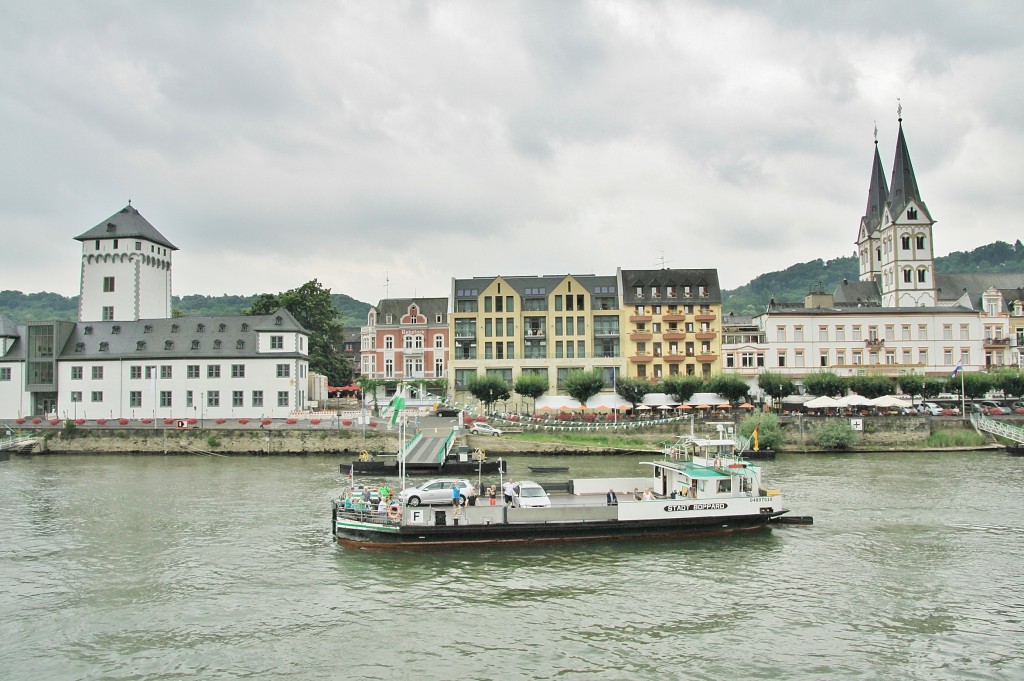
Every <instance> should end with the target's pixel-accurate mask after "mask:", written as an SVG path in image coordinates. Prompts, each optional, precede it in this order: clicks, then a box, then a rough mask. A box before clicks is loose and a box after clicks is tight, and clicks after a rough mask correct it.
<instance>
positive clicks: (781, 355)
mask: <svg viewBox="0 0 1024 681" xmlns="http://www.w3.org/2000/svg"><path fill="white" fill-rule="evenodd" d="M778 360H779V366H780V367H784V366H786V351H785V350H779V357H778Z"/></svg>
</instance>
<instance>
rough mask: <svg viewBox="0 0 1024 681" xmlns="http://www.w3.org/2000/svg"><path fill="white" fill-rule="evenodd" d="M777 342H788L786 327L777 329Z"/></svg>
mask: <svg viewBox="0 0 1024 681" xmlns="http://www.w3.org/2000/svg"><path fill="white" fill-rule="evenodd" d="M689 330H691V329H689V328H687V331H689ZM775 340H776V341H778V342H779V343H785V342H786V327H784V326H779V327H777V328H776V329H775Z"/></svg>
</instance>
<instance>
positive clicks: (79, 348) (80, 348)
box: [75, 341, 85, 352]
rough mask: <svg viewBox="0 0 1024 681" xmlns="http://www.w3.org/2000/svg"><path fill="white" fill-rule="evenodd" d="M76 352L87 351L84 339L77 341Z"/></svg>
mask: <svg viewBox="0 0 1024 681" xmlns="http://www.w3.org/2000/svg"><path fill="white" fill-rule="evenodd" d="M75 352H85V343H83V342H82V341H78V342H77V343H75Z"/></svg>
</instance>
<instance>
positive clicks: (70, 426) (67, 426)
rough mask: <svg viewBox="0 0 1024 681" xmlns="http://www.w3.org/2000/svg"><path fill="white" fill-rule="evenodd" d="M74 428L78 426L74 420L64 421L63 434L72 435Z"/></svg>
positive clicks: (76, 428)
mask: <svg viewBox="0 0 1024 681" xmlns="http://www.w3.org/2000/svg"><path fill="white" fill-rule="evenodd" d="M76 430H78V426H77V425H76V423H75V422H74V421H71V420H68V421H65V422H64V434H65V435H66V436H68V437H74V435H75V431H76Z"/></svg>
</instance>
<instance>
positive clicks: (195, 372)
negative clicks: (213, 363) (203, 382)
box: [186, 364, 199, 378]
mask: <svg viewBox="0 0 1024 681" xmlns="http://www.w3.org/2000/svg"><path fill="white" fill-rule="evenodd" d="M186 374H187V375H188V378H199V365H198V364H189V365H188V367H187V368H186Z"/></svg>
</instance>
